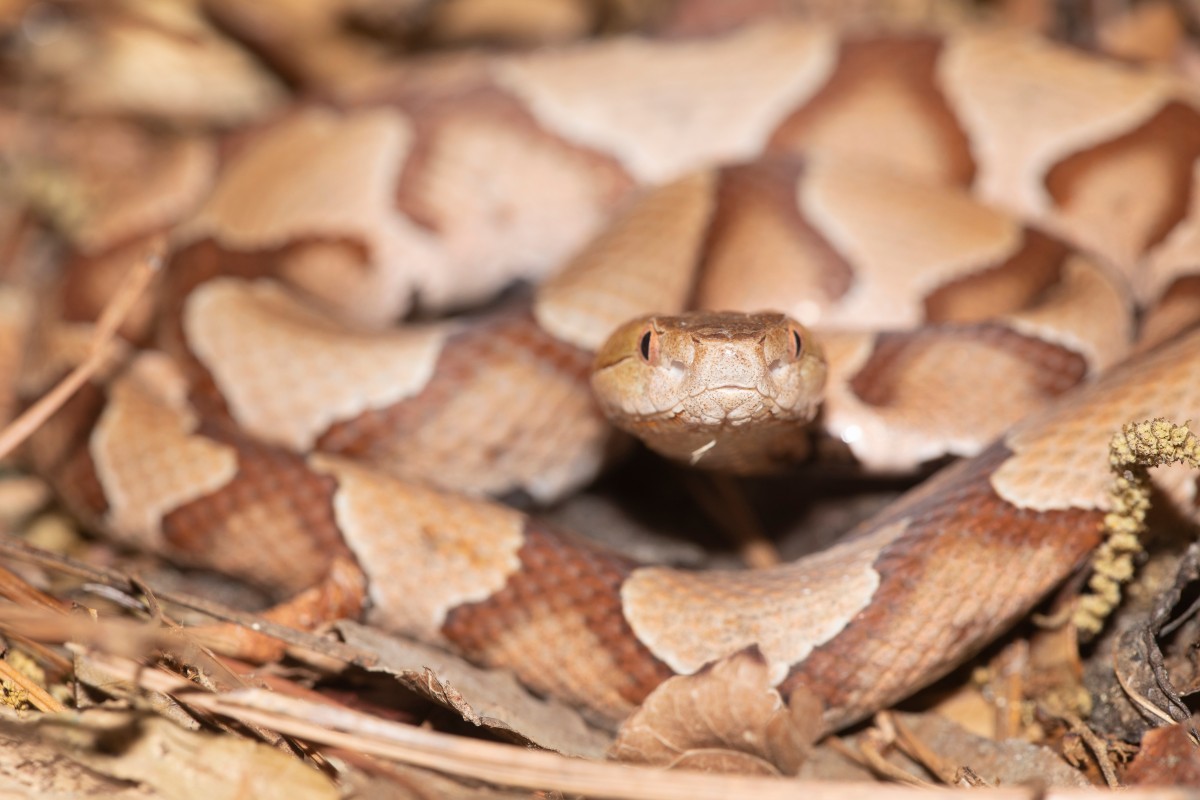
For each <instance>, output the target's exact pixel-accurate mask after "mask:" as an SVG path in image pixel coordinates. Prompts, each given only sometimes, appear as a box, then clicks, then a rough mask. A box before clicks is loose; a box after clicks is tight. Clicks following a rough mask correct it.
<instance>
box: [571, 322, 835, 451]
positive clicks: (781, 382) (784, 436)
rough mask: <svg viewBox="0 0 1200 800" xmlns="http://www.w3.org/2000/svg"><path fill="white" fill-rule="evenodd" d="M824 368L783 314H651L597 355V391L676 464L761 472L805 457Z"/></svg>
mask: <svg viewBox="0 0 1200 800" xmlns="http://www.w3.org/2000/svg"><path fill="white" fill-rule="evenodd" d="M825 374H826V365H825V358H824V355H823V353H822V351H821V347H820V344H819V343H818V342H817V340H816V339H815V337H814V336H813V335H812V333H811V332H810V331H809V330H807V329H806V328H805V327H804V326H802V325H801V324H800V323H798V322H796V321H795V320H793V319H791V318H790V317H788V316H787V315H785V314H780V313H776V312H761V313H754V314H746V313H742V312H726V311H722V312H709V311H704V312H692V313H687V314H680V315H676V316H658V315H655V316H648V317H641V318H639V319H635V320H632V321H630V322H628V323H626V324H625V325H622V326H621V327H620V328H618V329H617V330H616V331H615V332H614V333H613V334H612V335H611V336H610V337H609V338H608V340H607V341H606V342H605V343H604V345H603V346H602V347H601V348H600V350H599V351H598V353H597V356H596V362H595V366H594V368H593V371H592V388H593V391H594V392H595V393H596V397H597V399H598V401H599V403H600V406H601V408H602V409H603V410H604V412H605V414H606V415H607V416H608V418H609V419H610V420H611V421H612V422H613V424H615V425H616V426H617V427H619V428H621V429H622V430H625V431H628V432H629V433H632V434H633V435H635V436H637V437H638V438H640V439H642V441H644V442H645V443H646V444H647V445H648V446H649V447H650V448H651V449H654V450H656V451H658V452H660V453H662V454H663V455H667V456H669V457H672V458H676V459H681V460H687V461H691V462H693V463H698V464H700V465H701V466H705V467H708V468H712V469H721V470H728V471H735V472H761V471H766V470H768V469H769V468H770V467H771V466H774V465H778V463H779V462H780V461H783V460H788V459H790V458H793V457H797V456H799V455H801V454H803V452H804V451H805V449H806V447H805V445H806V443H807V432H806V431H805V425H806V423H808V422H809V421H811V420H812V418H813V417H814V416H815V415H816V412H817V408H818V406H819V404H820V399H821V392H822V390H823V388H824V385H825Z"/></svg>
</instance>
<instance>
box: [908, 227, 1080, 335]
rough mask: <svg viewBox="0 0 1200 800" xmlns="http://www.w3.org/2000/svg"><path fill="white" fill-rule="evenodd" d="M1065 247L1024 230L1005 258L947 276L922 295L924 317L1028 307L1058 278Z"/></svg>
mask: <svg viewBox="0 0 1200 800" xmlns="http://www.w3.org/2000/svg"><path fill="white" fill-rule="evenodd" d="M1069 253H1070V251H1069V250H1068V249H1067V246H1066V245H1065V244H1063V243H1062V242H1060V241H1058V240H1057V239H1053V238H1051V237H1049V236H1047V235H1045V234H1043V233H1040V232H1038V231H1035V230H1032V229H1028V228H1027V229H1026V230H1025V237H1024V241H1023V242H1022V245H1021V248H1020V249H1019V250H1017V251H1016V252H1015V253H1013V255H1012V256H1010V257H1009V258H1008V259H1006V260H1005V261H1003V262H1002V263H1000V264H997V265H994V266H992V267H986V268H982V269H980V270H978V271H975V272H973V273H972V274H970V275H967V276H965V277H963V278H960V279H958V280H955V281H950V282H949V283H946V284H944V285H942V286H940V287H938V288H937V289H935V290H934V291H932V292H930V293H929V295H928V296H927V297H926V298H925V318H926V319H927V320H928V321H929V322H982V321H983V320H985V319H988V318H995V317H997V316H999V315H1001V314H1004V313H1007V312H1010V311H1017V310H1019V309H1022V308H1028V307H1030V306H1032V305H1034V304H1036V302H1037V300H1038V298H1039V296H1040V295H1041V294H1042V293H1043V292H1045V291H1046V290H1047V289H1049V288H1051V287H1052V286H1054V285H1055V284H1056V283H1057V282H1058V281H1059V280H1060V279H1061V277H1062V265H1063V262H1064V261H1065V259H1066V257H1067V255H1068V254H1069Z"/></svg>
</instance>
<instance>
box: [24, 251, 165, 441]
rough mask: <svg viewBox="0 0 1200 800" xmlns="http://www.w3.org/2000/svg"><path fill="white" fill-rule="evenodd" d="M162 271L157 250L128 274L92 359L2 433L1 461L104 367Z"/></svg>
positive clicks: (104, 316)
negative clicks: (127, 322) (113, 345)
mask: <svg viewBox="0 0 1200 800" xmlns="http://www.w3.org/2000/svg"><path fill="white" fill-rule="evenodd" d="M161 268H162V248H161V245H160V246H158V247H156V248H155V249H154V250H153V251H152V252H150V253H147V255H146V258H144V259H143V260H141V261H139V262H137V264H136V265H135V266H134V267H133V268H132V269H130V270H129V272H128V273H126V275H125V277H124V278H123V279H122V280H121V284H120V285H119V286H118V287H117V291H116V292H115V293H114V294H113V296H112V298H111V299H110V300H109V301H108V304H107V305H106V306H105V307H104V311H103V313H101V315H100V319H99V320H97V322H96V330H95V332H94V334H93V335H92V340H91V342H90V344H89V348H88V356H87V358H86V359H84V361H83V362H82V363H80V364H79V365H78V366H76V367H75V368H74V369H73V370H71V371H70V372H69V373H68V374H67V375H66V377H64V378H63V379H62V380H61V381H59V382H58V384H57V385H56V386H55V387H54V388H53V389H51V390H50V391H49V392H47V393H46V394H45V395H43V396H42V397H41V398H40V399H38V401H37V402H36V403H34V404H33V405H32V406H30V407H29V408H27V409H25V411H24V412H23V413H22V414H21V415H20V416H18V417H17V418H16V419H14V420H13V421H12V422H10V423H9V424H8V425H7V426H5V428H4V430H3V431H0V458H3V457H4V456H7V455H8V454H9V453H11V452H12V451H13V450H14V449H15V448H16V447H17V446H18V445H19V444H21V442H23V441H25V440H26V439H28V438H29V437H30V436H31V435H32V434H33V432H34V431H36V430H37V429H38V428H39V427H41V426H42V424H43V423H45V421H46V420H47V419H49V418H50V416H51V415H52V414H54V412H55V411H57V410H58V409H59V408H61V407H62V405H63V404H64V403H66V402H67V400H69V399H70V398H71V395H73V394H75V392H76V391H78V390H79V387H80V386H83V384H84V383H85V382H86V381H87V380H88V379H89V378H91V377H92V376H93V375H94V374H95V373H96V371H97V370H98V369H100V367H101V366H103V364H104V357H105V355H106V347H107V345H108V344H109V342H111V341H112V340H113V337H115V336H116V334H117V329H118V328H119V327H120V325H121V323H122V322H123V321H124V320H125V318H126V316H128V314H129V312H130V310H131V309H132V308H133V305H134V303H136V302H137V300H138V298H139V297H141V296H142V294H143V293H144V292H145V291H146V287H147V286H149V285H150V281H151V280H153V278H154V276H155V275H156V274H158V272H159V270H160V269H161Z"/></svg>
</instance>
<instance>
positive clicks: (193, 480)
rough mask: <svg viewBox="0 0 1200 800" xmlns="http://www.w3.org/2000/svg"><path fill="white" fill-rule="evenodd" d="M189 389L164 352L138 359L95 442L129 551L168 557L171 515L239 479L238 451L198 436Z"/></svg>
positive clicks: (112, 514)
mask: <svg viewBox="0 0 1200 800" xmlns="http://www.w3.org/2000/svg"><path fill="white" fill-rule="evenodd" d="M186 393H187V387H186V385H185V383H184V381H183V377H182V376H181V375H180V374H179V372H178V371H177V370H176V368H175V367H174V365H173V364H172V363H171V362H170V361H169V360H168V359H167V358H166V357H165V356H163V355H161V354H158V353H143V354H141V355H139V356H138V357H137V358H136V359H135V360H134V361H133V362H132V364H131V365H130V366H129V367H128V369H127V370H126V372H125V373H124V374H123V375H122V376H121V377H119V378H118V379H117V380H116V381H115V382H114V383H113V384H112V385H111V387H110V389H109V403H108V405H107V406H106V407H105V409H104V412H103V414H102V415H101V417H100V420H99V421H98V422H97V423H96V427H95V429H94V430H93V432H92V436H91V440H90V442H89V449H90V451H91V456H92V461H93V463H94V465H95V470H96V476H97V478H98V479H99V481H100V484H101V485H102V486H103V487H104V493H105V495H106V497H107V498H108V505H109V511H108V515H107V518H106V524H107V526H108V527H109V528H110V529H111V530H112V531H113V532H115V533H117V534H118V535H120V537H121V538H122V539H123V540H125V541H126V542H127V543H129V544H136V545H139V546H141V547H145V548H147V549H149V550H162V549H163V540H162V538H161V537H162V528H161V526H162V520H163V517H164V516H166V515H167V514H168V513H169V512H170V511H172V510H174V509H175V508H177V507H179V506H181V505H183V504H184V503H187V502H189V501H191V500H195V499H197V498H200V497H203V496H204V495H206V494H209V493H211V492H214V491H216V490H217V489H220V488H221V487H222V486H224V485H226V484H228V483H229V482H230V481H232V480H233V479H234V477H235V476H236V475H237V468H238V465H237V456H236V454H235V452H234V450H233V448H232V447H229V446H228V445H224V444H220V443H218V442H214V441H212V440H211V439H208V438H205V437H202V436H198V435H195V434H194V430H195V427H196V425H197V423H198V419H197V418H196V416H195V414H194V413H193V412H192V411H191V409H190V408H189V407H188V405H187V394H186Z"/></svg>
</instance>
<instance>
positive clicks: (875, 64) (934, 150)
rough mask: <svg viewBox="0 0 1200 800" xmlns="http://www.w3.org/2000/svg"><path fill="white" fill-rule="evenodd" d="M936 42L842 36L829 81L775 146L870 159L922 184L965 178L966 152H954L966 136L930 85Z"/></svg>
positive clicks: (782, 129)
mask: <svg viewBox="0 0 1200 800" xmlns="http://www.w3.org/2000/svg"><path fill="white" fill-rule="evenodd" d="M939 49H940V44H939V42H937V41H936V40H934V39H929V38H925V37H920V36H913V37H911V38H910V37H907V36H904V35H900V36H893V37H880V38H878V39H872V38H866V39H862V40H859V39H855V38H851V39H849V40H847V41H844V42H843V43H842V46H841V51H840V53H839V58H838V61H837V67H836V69H835V70H834V71H833V74H832V76H831V78H830V80H829V82H828V83H827V84H826V85H825V86H824V87H823V88H822V89H821V91H820V92H819V93H818V94H817V95H816V96H815V97H813V98H812V101H811V102H809V103H807V104H805V105H804V106H801V107H800V110H799V111H798V112H796V114H795V115H793V116H792V117H791V118H790V119H788V120H787V121H786V122H784V124H783V125H782V126H781V127H780V128H779V130H778V131H776V133H775V135H774V137H773V141H772V143H771V149H772V150H776V149H782V150H787V151H789V152H804V153H822V154H825V155H832V156H836V157H841V158H846V159H848V160H851V161H858V162H864V161H866V162H870V163H873V164H876V165H879V166H883V167H884V168H887V169H895V170H897V171H900V172H903V173H904V174H906V175H910V176H912V177H914V178H917V179H918V180H920V181H921V182H923V183H929V184H949V185H963V184H965V183H966V181H967V179H968V178H969V174H970V164H969V163H963V162H964V161H966V160H967V159H968V158H969V156H968V154H966V153H959V152H957V150H958V149H960V148H962V146H963V143H962V142H959V141H958V138H959V136H958V132H957V131H955V130H953V123H952V122H951V120H949V119H948V118H947V116H948V115H947V114H946V113H945V111H944V110H943V108H942V98H941V97H940V96H939V95H938V92H937V88H936V87H935V86H933V85H932V81H933V77H934V76H933V68H934V65H935V64H936V63H937V58H938V53H939ZM948 123H949V125H948ZM948 127H949V128H950V129H949V130H947V128H948ZM881 131H886V135H880V133H881Z"/></svg>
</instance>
